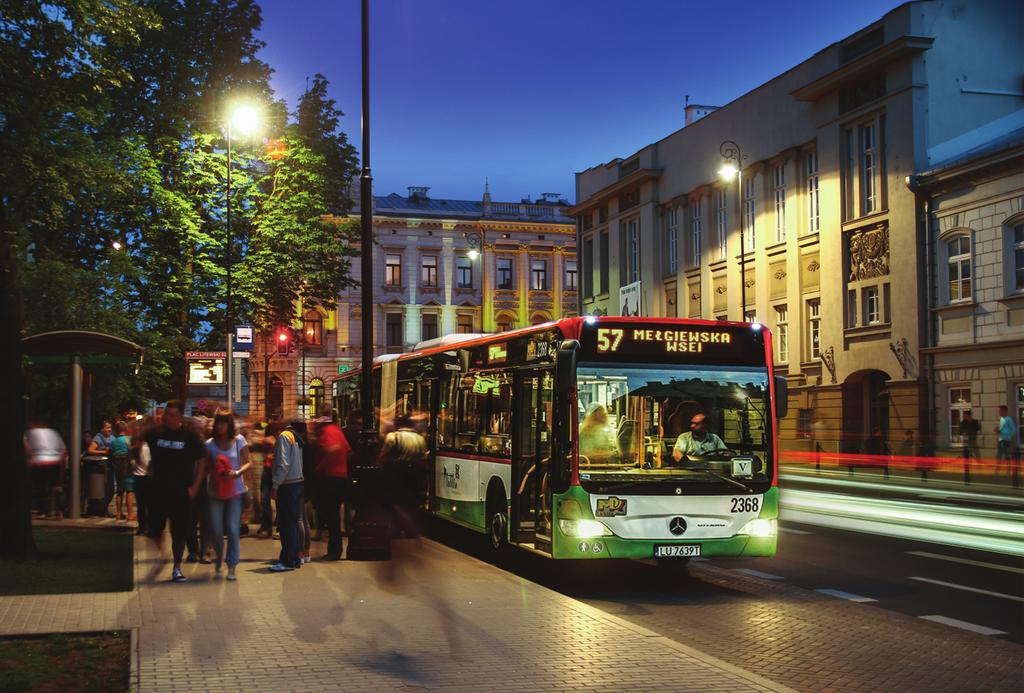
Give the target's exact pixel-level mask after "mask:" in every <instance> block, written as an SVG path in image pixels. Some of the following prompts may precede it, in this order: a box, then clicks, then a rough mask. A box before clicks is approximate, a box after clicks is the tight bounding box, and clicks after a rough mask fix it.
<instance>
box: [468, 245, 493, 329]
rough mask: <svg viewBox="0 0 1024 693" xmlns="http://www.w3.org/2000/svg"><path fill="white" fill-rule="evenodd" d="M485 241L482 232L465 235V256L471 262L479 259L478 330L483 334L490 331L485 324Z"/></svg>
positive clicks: (486, 323)
mask: <svg viewBox="0 0 1024 693" xmlns="http://www.w3.org/2000/svg"><path fill="white" fill-rule="evenodd" d="M486 240H487V237H486V235H485V234H484V232H483V231H480V232H479V233H478V232H476V231H469V232H467V233H466V243H467V244H468V245H469V252H467V253H466V255H467V256H468V257H469V259H470V261H471V262H475V261H476V259H477V258H480V329H481V331H483V332H489V331H490V330H489V329H488V322H487V257H486V255H485V254H484V248H485V242H486Z"/></svg>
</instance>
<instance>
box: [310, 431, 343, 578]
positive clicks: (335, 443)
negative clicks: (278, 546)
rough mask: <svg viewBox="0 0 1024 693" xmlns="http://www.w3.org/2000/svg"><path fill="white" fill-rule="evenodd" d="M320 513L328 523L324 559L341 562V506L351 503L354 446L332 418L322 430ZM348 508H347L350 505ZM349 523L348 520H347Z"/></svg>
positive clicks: (320, 440) (320, 437)
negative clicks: (351, 468)
mask: <svg viewBox="0 0 1024 693" xmlns="http://www.w3.org/2000/svg"><path fill="white" fill-rule="evenodd" d="M318 438H319V447H320V460H319V462H318V463H317V476H318V477H319V478H320V488H321V496H320V498H321V500H320V514H321V515H322V516H323V518H324V521H325V522H326V524H327V553H326V554H324V560H327V561H339V560H341V553H342V539H341V529H342V528H341V505H342V503H344V504H345V505H346V506H347V505H348V502H349V501H348V460H349V455H351V454H352V447H351V446H350V445H349V442H348V441H347V440H346V439H345V434H344V433H342V431H341V429H340V428H338V424H336V423H335V422H334V419H333V418H332V419H331V420H330V422H329V423H325V424H323V425H322V426H321V428H320V430H319V436H318ZM346 509H347V508H346ZM346 526H347V523H346Z"/></svg>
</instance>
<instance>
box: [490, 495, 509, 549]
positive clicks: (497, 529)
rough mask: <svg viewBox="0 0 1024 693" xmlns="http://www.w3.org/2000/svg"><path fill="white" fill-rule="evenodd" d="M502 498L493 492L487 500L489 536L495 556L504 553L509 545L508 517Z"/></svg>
mask: <svg viewBox="0 0 1024 693" xmlns="http://www.w3.org/2000/svg"><path fill="white" fill-rule="evenodd" d="M502 500H503V498H499V497H498V495H497V494H491V498H489V499H488V501H487V538H488V540H489V541H490V548H491V553H492V554H493V555H494V556H500V555H502V554H503V553H504V552H505V549H506V548H507V546H508V517H507V516H506V514H505V508H504V503H502Z"/></svg>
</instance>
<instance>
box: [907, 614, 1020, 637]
mask: <svg viewBox="0 0 1024 693" xmlns="http://www.w3.org/2000/svg"><path fill="white" fill-rule="evenodd" d="M919 618H923V619H924V620H925V621H934V622H935V623H941V624H943V625H946V626H953V627H954V628H962V629H963V630H969V631H971V632H972V633H980V634H981V635H1006V631H1005V630H996V629H995V628H989V627H987V626H979V625H978V624H977V623H968V622H967V621H960V620H958V619H955V618H949V617H948V616H939V615H938V614H935V615H932V616H920V617H919Z"/></svg>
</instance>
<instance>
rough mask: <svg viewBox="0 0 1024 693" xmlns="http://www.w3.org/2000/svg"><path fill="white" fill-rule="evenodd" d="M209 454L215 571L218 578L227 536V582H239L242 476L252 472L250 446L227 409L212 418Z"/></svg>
mask: <svg viewBox="0 0 1024 693" xmlns="http://www.w3.org/2000/svg"><path fill="white" fill-rule="evenodd" d="M206 454H207V457H208V459H209V460H210V465H209V468H210V476H209V480H208V481H207V486H206V488H207V493H208V495H209V498H210V534H211V535H212V536H213V550H214V553H216V555H217V560H216V565H215V568H214V570H215V571H216V574H217V575H218V576H219V575H220V571H221V566H223V565H224V535H225V533H227V538H228V551H227V564H228V580H232V581H233V580H236V579H237V575H236V573H235V568H236V567H237V566H238V561H239V560H240V554H241V532H240V530H239V523H240V521H241V517H242V499H243V497H244V494H245V482H244V481H243V480H242V474H244V473H245V471H246V470H247V469H249V467H250V465H251V462H250V461H249V447H248V443H247V442H246V440H245V436H243V435H241V434H239V433H238V432H237V431H236V430H235V417H234V416H233V415H232V413H231V412H230V411H228V410H224V409H222V410H220V411H218V412H217V415H216V416H215V417H214V418H213V436H212V437H211V438H210V439H209V440H207V441H206Z"/></svg>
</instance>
